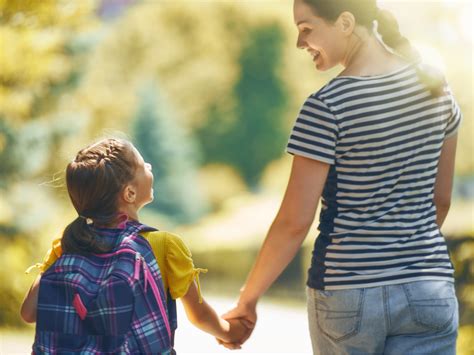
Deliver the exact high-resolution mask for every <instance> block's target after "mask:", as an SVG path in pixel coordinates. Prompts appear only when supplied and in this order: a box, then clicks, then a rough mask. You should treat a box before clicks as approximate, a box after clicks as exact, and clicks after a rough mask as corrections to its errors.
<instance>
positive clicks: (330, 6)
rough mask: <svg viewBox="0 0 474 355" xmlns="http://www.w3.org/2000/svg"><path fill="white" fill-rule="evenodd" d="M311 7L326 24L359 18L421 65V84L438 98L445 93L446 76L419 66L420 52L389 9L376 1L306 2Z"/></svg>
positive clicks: (419, 71)
mask: <svg viewBox="0 0 474 355" xmlns="http://www.w3.org/2000/svg"><path fill="white" fill-rule="evenodd" d="M303 1H304V2H305V3H306V4H307V5H309V6H310V7H311V8H312V9H313V11H314V14H316V15H318V16H320V17H322V18H323V19H325V20H326V21H329V22H335V21H336V20H337V18H338V17H339V15H340V14H341V13H342V12H344V11H348V12H350V13H352V14H353V15H354V17H355V19H356V23H357V24H359V25H362V26H364V27H365V28H367V29H368V30H369V31H373V30H374V23H376V25H377V26H376V29H377V32H378V34H379V35H380V38H381V39H382V41H383V43H384V44H385V45H386V46H387V47H389V48H391V49H392V50H393V51H394V52H395V53H396V54H398V55H399V56H401V57H402V58H404V59H405V60H407V61H408V62H414V63H418V64H417V67H416V69H417V73H418V76H419V78H420V80H421V82H422V83H423V84H424V85H425V86H426V87H427V89H428V90H430V92H431V94H432V95H434V96H436V97H437V96H440V95H441V94H442V93H443V92H444V88H445V86H446V82H445V80H444V76H443V75H442V73H440V72H439V71H437V70H435V69H434V68H431V67H428V66H425V65H421V64H419V62H420V60H421V58H420V55H419V53H418V51H417V50H416V49H415V48H414V47H413V46H412V45H411V43H410V41H409V40H408V39H407V38H406V37H404V36H403V35H402V34H401V33H400V28H399V25H398V22H397V19H396V18H395V16H394V15H393V14H392V13H391V12H390V11H388V10H385V9H380V8H378V6H377V1H376V0H303Z"/></svg>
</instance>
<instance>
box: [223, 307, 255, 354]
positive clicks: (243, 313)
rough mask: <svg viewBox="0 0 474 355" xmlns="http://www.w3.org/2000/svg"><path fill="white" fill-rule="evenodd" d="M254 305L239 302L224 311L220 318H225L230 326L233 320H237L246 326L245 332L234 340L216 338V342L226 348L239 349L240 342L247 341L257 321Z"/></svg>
mask: <svg viewBox="0 0 474 355" xmlns="http://www.w3.org/2000/svg"><path fill="white" fill-rule="evenodd" d="M256 306H257V305H256V304H244V303H239V304H238V305H237V307H235V308H234V309H232V310H230V311H229V312H227V313H225V314H224V315H223V316H222V318H224V319H225V320H227V321H228V322H229V323H230V324H231V327H232V324H233V322H235V321H239V322H240V323H241V324H242V325H243V326H244V327H245V328H246V332H245V333H244V334H243V335H242V337H240V339H237V340H236V341H233V342H225V341H223V340H221V339H217V341H218V343H219V344H221V345H223V346H224V347H226V348H227V349H240V348H241V346H242V344H243V343H245V342H246V341H247V339H248V338H249V337H250V335H251V334H252V332H253V330H254V328H255V324H256V322H257V311H256Z"/></svg>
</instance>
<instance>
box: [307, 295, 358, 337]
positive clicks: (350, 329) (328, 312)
mask: <svg viewBox="0 0 474 355" xmlns="http://www.w3.org/2000/svg"><path fill="white" fill-rule="evenodd" d="M315 291H316V292H315V293H314V295H315V297H314V302H315V308H316V316H317V323H318V328H319V330H320V331H321V332H322V333H324V334H325V335H326V336H327V337H329V338H330V339H332V340H333V341H335V342H339V341H343V340H345V339H348V338H350V337H353V336H355V335H356V334H357V333H359V330H360V322H361V318H362V308H363V307H362V305H363V301H364V290H363V289H354V290H337V291H319V290H315Z"/></svg>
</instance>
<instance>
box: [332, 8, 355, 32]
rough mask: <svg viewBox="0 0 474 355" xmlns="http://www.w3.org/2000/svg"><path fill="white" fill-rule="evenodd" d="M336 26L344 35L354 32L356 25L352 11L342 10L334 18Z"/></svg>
mask: <svg viewBox="0 0 474 355" xmlns="http://www.w3.org/2000/svg"><path fill="white" fill-rule="evenodd" d="M336 26H338V28H339V29H340V30H341V32H342V33H343V34H344V35H346V36H350V35H352V33H353V32H354V28H355V26H356V20H355V17H354V15H353V14H352V13H350V12H348V11H344V12H343V13H342V14H340V15H339V17H338V18H337V20H336Z"/></svg>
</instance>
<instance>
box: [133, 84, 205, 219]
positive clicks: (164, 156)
mask: <svg viewBox="0 0 474 355" xmlns="http://www.w3.org/2000/svg"><path fill="white" fill-rule="evenodd" d="M176 122H177V120H176V119H175V116H174V115H173V114H172V113H171V110H169V109H167V105H166V103H165V100H164V99H163V97H162V95H160V93H159V92H158V89H157V86H156V85H153V84H149V85H146V86H145V87H144V88H143V90H142V92H141V95H140V102H139V107H138V112H137V114H136V117H135V119H134V120H133V129H132V131H133V138H134V139H133V140H134V142H135V145H136V147H137V149H138V150H139V151H140V152H141V154H142V156H143V158H144V159H145V161H146V162H148V163H150V164H151V165H152V167H153V175H154V177H155V180H154V191H155V194H154V195H155V199H154V201H153V202H152V204H151V205H150V207H151V208H153V209H155V210H156V211H158V212H161V213H163V214H165V215H168V216H169V217H170V218H173V219H175V220H176V221H177V222H179V223H190V222H192V221H195V220H196V219H197V218H198V217H200V216H201V215H202V214H203V212H204V211H205V203H204V199H203V196H202V195H201V194H200V191H199V187H198V186H196V166H197V162H196V160H197V158H198V157H199V152H198V150H197V146H196V144H195V143H194V142H193V139H192V137H191V136H189V135H186V134H185V132H184V131H183V129H182V128H181V127H180V126H179V125H177V124H176Z"/></svg>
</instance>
